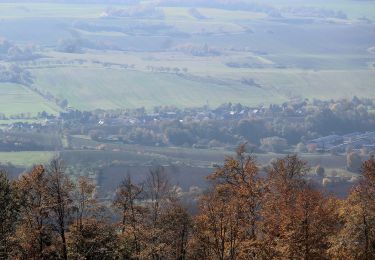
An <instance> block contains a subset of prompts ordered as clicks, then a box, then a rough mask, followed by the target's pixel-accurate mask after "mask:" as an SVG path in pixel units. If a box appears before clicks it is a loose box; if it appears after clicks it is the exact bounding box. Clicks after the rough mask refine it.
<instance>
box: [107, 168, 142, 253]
mask: <svg viewBox="0 0 375 260" xmlns="http://www.w3.org/2000/svg"><path fill="white" fill-rule="evenodd" d="M142 193H143V187H142V186H140V185H136V184H134V183H133V182H132V180H131V177H130V175H128V176H127V177H126V178H125V179H124V180H123V181H122V182H121V184H120V185H119V187H118V188H117V190H116V195H115V199H114V201H113V206H114V207H115V208H116V209H117V210H118V211H120V213H121V223H120V228H121V236H120V238H121V239H122V241H123V242H124V243H122V244H121V250H120V251H122V253H121V254H122V255H123V256H124V257H126V256H127V257H131V256H134V255H139V253H140V250H141V237H142V230H143V222H144V221H145V219H144V216H145V213H146V212H145V206H144V205H142V204H141V203H140V200H141V199H142V195H143V194H142ZM127 244H129V246H128V245H127Z"/></svg>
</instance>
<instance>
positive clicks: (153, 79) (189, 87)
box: [33, 68, 284, 110]
mask: <svg viewBox="0 0 375 260" xmlns="http://www.w3.org/2000/svg"><path fill="white" fill-rule="evenodd" d="M33 75H34V76H35V77H36V78H37V81H36V86H37V87H38V88H40V89H43V90H48V91H50V92H52V93H54V94H55V95H56V96H58V97H60V96H61V97H64V98H66V99H67V100H69V104H70V105H71V106H73V107H75V108H78V109H84V110H87V109H88V110H90V109H95V108H103V109H112V108H136V107H141V106H144V107H146V108H153V107H154V106H156V105H174V106H177V107H194V106H202V105H205V104H206V103H207V102H208V103H209V104H210V105H212V106H218V105H220V104H222V103H225V102H230V101H231V102H241V103H243V104H247V105H254V104H259V103H270V102H276V101H278V102H282V101H283V100H284V99H283V98H282V97H280V96H275V95H272V94H271V93H269V92H265V91H263V90H262V89H259V88H257V87H249V86H244V85H240V84H237V85H218V84H213V83H207V82H197V81H192V80H186V79H183V78H181V77H179V76H177V75H173V74H166V73H147V72H139V71H138V72H137V71H128V70H117V69H104V68H95V69H94V68H90V69H86V68H59V69H36V70H33Z"/></svg>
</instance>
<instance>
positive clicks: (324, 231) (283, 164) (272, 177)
mask: <svg viewBox="0 0 375 260" xmlns="http://www.w3.org/2000/svg"><path fill="white" fill-rule="evenodd" d="M308 171H309V168H308V167H307V165H306V162H304V161H302V160H300V159H299V158H298V157H297V156H295V155H291V156H287V157H285V158H283V159H278V160H277V161H276V162H274V163H273V164H272V166H271V167H270V168H269V169H268V180H267V182H268V189H267V190H268V191H267V193H266V196H265V203H264V207H263V209H262V218H263V234H264V245H265V246H264V252H265V253H266V254H267V258H279V257H285V258H288V259H325V258H327V256H328V252H327V250H328V248H329V237H330V234H331V233H332V232H334V228H335V226H336V224H337V223H336V221H335V219H336V218H335V203H334V200H332V199H330V198H329V197H326V196H325V195H324V194H323V193H321V192H320V191H318V190H317V189H315V188H314V187H313V186H312V185H311V184H309V183H308V182H307V181H306V180H305V179H304V176H305V175H306V174H307V173H308Z"/></svg>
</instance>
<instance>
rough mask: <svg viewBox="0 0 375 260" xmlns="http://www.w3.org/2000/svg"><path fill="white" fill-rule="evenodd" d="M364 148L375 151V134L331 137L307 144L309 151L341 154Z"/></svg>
mask: <svg viewBox="0 0 375 260" xmlns="http://www.w3.org/2000/svg"><path fill="white" fill-rule="evenodd" d="M363 148H365V149H368V150H370V151H375V132H366V133H360V132H355V133H350V134H346V135H329V136H325V137H321V138H317V139H314V140H310V141H309V142H308V143H307V149H308V150H309V151H322V152H337V153H340V152H345V151H348V149H353V150H360V149H363Z"/></svg>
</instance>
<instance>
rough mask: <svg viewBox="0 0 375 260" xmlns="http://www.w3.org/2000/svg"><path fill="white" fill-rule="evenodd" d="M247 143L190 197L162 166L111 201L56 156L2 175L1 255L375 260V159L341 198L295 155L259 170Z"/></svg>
mask: <svg viewBox="0 0 375 260" xmlns="http://www.w3.org/2000/svg"><path fill="white" fill-rule="evenodd" d="M257 165H258V164H257V162H256V160H255V159H254V158H253V156H252V155H251V154H249V153H247V152H246V149H245V146H244V145H241V146H239V147H238V149H237V153H236V156H233V157H227V158H226V160H225V162H224V163H223V165H222V166H217V168H216V169H215V170H214V172H213V173H212V174H211V175H209V176H208V179H209V181H210V183H211V185H210V187H209V188H208V189H207V190H205V191H204V192H198V191H197V192H196V193H194V192H190V193H189V194H184V193H182V192H181V190H180V189H179V188H178V187H177V186H173V185H172V183H171V182H170V181H169V180H168V178H167V177H166V175H165V174H164V169H163V167H155V168H152V169H150V172H149V175H148V177H147V178H146V179H145V180H144V181H143V182H141V183H135V182H133V181H132V179H131V178H130V177H127V178H125V179H124V180H123V182H121V183H119V186H118V189H117V190H116V191H115V192H114V194H113V198H112V199H111V200H101V199H98V198H97V196H96V187H95V185H94V184H93V183H92V182H91V180H90V179H87V178H77V179H74V180H73V179H71V178H70V177H69V176H68V175H67V174H66V173H65V169H66V166H64V163H63V162H62V161H61V160H60V159H53V160H52V161H51V162H50V163H49V164H48V165H44V166H42V165H40V166H35V167H34V168H33V169H32V170H31V171H30V172H27V173H25V174H23V175H22V176H20V177H19V178H18V179H17V180H10V179H8V177H7V174H6V173H5V172H2V173H1V174H0V238H1V239H0V258H1V259H281V258H283V259H374V257H375V235H374V234H375V207H374V199H375V159H374V158H370V159H369V160H367V161H366V162H364V163H363V165H362V175H361V181H360V182H359V183H358V184H356V186H354V187H353V188H352V190H351V192H350V193H349V195H348V196H347V198H344V199H339V198H336V197H335V196H333V195H329V194H327V193H326V192H325V191H324V190H320V189H319V188H317V186H315V185H314V183H312V182H311V181H309V180H308V179H307V178H306V176H305V175H306V173H307V172H308V171H309V168H308V165H307V164H306V162H304V161H303V160H301V159H300V158H298V156H296V155H288V156H286V157H284V158H280V159H277V160H274V161H273V163H272V164H271V165H270V166H269V167H267V168H264V169H263V168H260V167H258V166H257Z"/></svg>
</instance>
